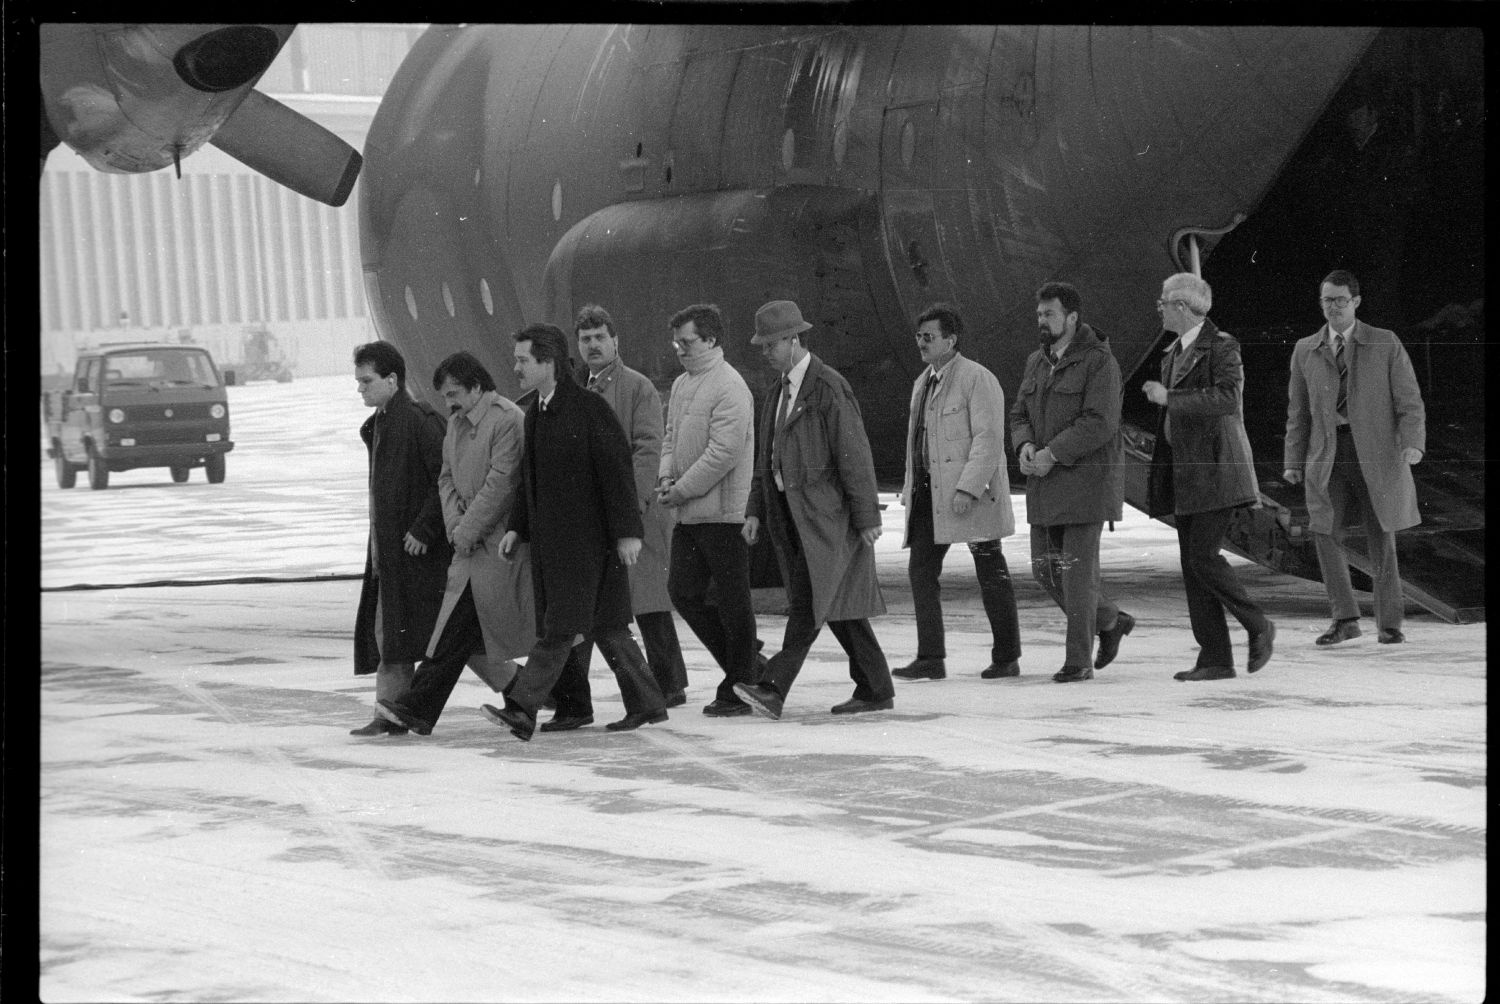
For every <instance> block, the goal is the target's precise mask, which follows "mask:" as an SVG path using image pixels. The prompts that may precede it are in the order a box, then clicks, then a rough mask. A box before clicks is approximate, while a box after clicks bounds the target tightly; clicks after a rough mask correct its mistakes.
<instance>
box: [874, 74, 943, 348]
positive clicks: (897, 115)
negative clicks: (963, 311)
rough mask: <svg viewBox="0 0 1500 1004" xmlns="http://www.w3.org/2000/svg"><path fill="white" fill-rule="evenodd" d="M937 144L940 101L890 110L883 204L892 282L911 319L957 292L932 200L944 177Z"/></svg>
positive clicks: (883, 141)
mask: <svg viewBox="0 0 1500 1004" xmlns="http://www.w3.org/2000/svg"><path fill="white" fill-rule="evenodd" d="M936 143H937V105H936V103H934V102H922V103H919V104H911V105H899V106H894V107H891V108H887V109H886V110H885V121H884V123H883V125H882V127H881V135H880V177H881V192H880V206H881V213H882V215H883V217H884V220H883V222H884V224H885V241H886V260H887V261H888V262H889V264H890V269H891V281H892V285H893V286H894V288H895V290H896V296H897V298H898V299H899V300H900V303H901V308H902V310H903V311H904V313H905V316H906V317H907V318H908V319H909V318H911V317H912V316H914V315H915V313H916V312H917V311H918V310H920V309H921V308H922V306H923V305H925V304H926V303H928V302H929V301H932V300H944V299H949V298H950V297H951V295H952V293H951V291H952V288H953V282H952V277H951V276H950V274H949V272H948V266H947V262H946V260H945V259H944V257H943V247H942V239H941V236H940V234H939V231H938V225H937V211H936V205H935V203H934V199H933V185H934V184H940V183H941V181H942V178H941V175H942V172H941V171H940V170H939V154H940V151H938V150H936V149H935V148H934V146H935V144H936Z"/></svg>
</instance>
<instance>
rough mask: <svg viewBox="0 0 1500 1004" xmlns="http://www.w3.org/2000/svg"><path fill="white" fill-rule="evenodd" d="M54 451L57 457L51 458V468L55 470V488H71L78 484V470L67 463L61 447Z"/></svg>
mask: <svg viewBox="0 0 1500 1004" xmlns="http://www.w3.org/2000/svg"><path fill="white" fill-rule="evenodd" d="M56 449H57V455H56V456H55V457H53V458H52V466H53V467H55V468H56V469H57V487H59V488H72V487H73V486H74V485H76V484H77V483H78V468H76V467H74V466H73V465H72V464H70V463H68V458H67V457H65V456H63V452H62V447H61V446H59V447H57V448H56Z"/></svg>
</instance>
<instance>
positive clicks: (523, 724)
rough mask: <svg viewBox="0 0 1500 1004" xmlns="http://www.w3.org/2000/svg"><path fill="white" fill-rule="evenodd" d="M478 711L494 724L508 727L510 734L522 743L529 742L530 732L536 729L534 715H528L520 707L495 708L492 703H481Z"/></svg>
mask: <svg viewBox="0 0 1500 1004" xmlns="http://www.w3.org/2000/svg"><path fill="white" fill-rule="evenodd" d="M479 713H480V714H481V715H484V717H486V718H488V719H489V720H490V721H492V722H494V723H495V724H496V725H503V726H505V727H506V728H508V729H510V734H511V735H513V736H515V737H516V738H517V739H519V740H521V742H523V743H529V742H531V734H532V733H533V732H535V731H536V716H535V715H528V714H527V713H526V712H524V711H522V710H521V709H520V708H497V707H495V706H494V705H493V704H481V705H480V706H479Z"/></svg>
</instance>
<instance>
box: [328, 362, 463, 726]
mask: <svg viewBox="0 0 1500 1004" xmlns="http://www.w3.org/2000/svg"><path fill="white" fill-rule="evenodd" d="M354 379H355V382H356V383H357V384H358V385H359V394H360V397H361V398H362V399H363V400H364V403H365V404H366V405H367V406H368V407H370V408H373V409H375V413H374V414H372V415H371V416H370V417H369V418H368V419H366V420H365V422H364V424H363V425H361V426H360V427H359V436H360V438H361V439H363V440H364V442H365V448H366V449H367V450H368V452H369V456H370V543H369V546H368V547H367V548H366V549H365V575H364V583H363V585H362V586H361V587H360V592H359V612H358V613H357V614H356V615H355V620H354V672H355V673H357V674H367V673H374V674H375V698H376V700H377V701H379V700H382V699H384V700H398V699H400V698H401V697H403V696H404V695H405V694H406V691H407V688H408V687H410V686H411V680H412V673H413V670H414V668H415V665H416V661H417V660H418V659H420V658H421V657H422V654H423V652H424V650H425V649H426V646H427V641H428V639H429V638H430V637H431V635H432V629H433V625H434V624H435V623H436V622H437V616H438V608H439V606H440V605H441V604H442V598H443V581H444V573H445V571H446V569H447V568H448V558H449V555H450V553H451V552H450V549H449V547H448V541H447V539H446V537H445V535H444V533H443V507H442V503H441V502H440V501H439V500H438V491H437V479H438V473H439V472H440V471H441V469H442V463H443V419H442V416H440V415H439V414H438V413H437V411H436V410H434V409H433V407H432V406H431V405H429V404H427V403H425V402H422V401H418V400H416V399H415V398H413V397H412V396H411V395H410V394H409V393H407V390H406V360H405V359H404V358H402V356H401V353H400V352H398V351H397V350H396V347H395V346H394V345H392V344H391V343H389V342H370V343H368V344H366V345H361V346H359V347H358V348H356V349H355V350H354ZM377 707H378V705H377ZM406 731H407V730H406V729H405V728H403V727H402V726H400V725H396V724H393V723H391V722H389V721H387V720H386V719H385V718H383V717H381V716H380V715H379V714H377V715H376V716H375V717H374V719H373V720H372V721H371V722H370V724H368V725H365V726H363V727H361V728H357V729H354V730H352V731H351V732H350V735H355V736H382V735H405V734H406Z"/></svg>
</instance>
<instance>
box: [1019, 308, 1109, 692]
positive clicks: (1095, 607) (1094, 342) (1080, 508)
mask: <svg viewBox="0 0 1500 1004" xmlns="http://www.w3.org/2000/svg"><path fill="white" fill-rule="evenodd" d="M1082 310H1083V300H1082V298H1081V297H1080V296H1079V295H1078V290H1076V289H1075V288H1073V286H1071V285H1069V284H1068V283H1066V282H1049V283H1046V284H1045V285H1043V286H1042V287H1041V288H1040V289H1038V290H1037V292H1036V320H1037V329H1038V334H1039V336H1040V338H1041V343H1042V344H1041V347H1040V348H1038V349H1037V350H1036V351H1035V352H1033V353H1032V354H1031V356H1030V358H1028V359H1027V360H1026V370H1025V373H1024V375H1023V376H1022V378H1021V391H1020V393H1019V394H1017V395H1016V402H1015V404H1014V405H1012V406H1011V409H1010V430H1011V433H1010V434H1011V441H1012V442H1013V443H1014V444H1015V448H1016V453H1017V455H1018V456H1019V457H1020V461H1021V473H1023V474H1025V475H1026V520H1027V522H1029V523H1030V524H1031V572H1032V575H1033V576H1034V577H1035V578H1036V580H1037V582H1038V583H1040V584H1041V586H1042V588H1043V589H1045V590H1046V591H1047V595H1049V596H1051V597H1052V599H1053V600H1054V601H1055V602H1056V603H1057V605H1058V606H1060V607H1062V609H1063V611H1064V612H1065V613H1066V614H1067V616H1068V634H1067V647H1066V654H1065V656H1064V659H1063V667H1062V669H1060V670H1058V671H1057V672H1056V673H1054V674H1053V676H1052V679H1053V680H1055V681H1056V682H1058V683H1074V682H1076V681H1079V680H1092V679H1093V678H1094V670H1096V669H1103V668H1104V667H1105V666H1107V665H1109V663H1110V662H1111V660H1113V659H1114V657H1115V654H1116V653H1117V652H1118V651H1119V649H1120V639H1121V638H1123V637H1124V636H1125V635H1127V634H1129V633H1130V629H1131V628H1133V627H1134V626H1135V619H1134V618H1132V617H1131V616H1130V615H1129V614H1127V613H1124V612H1123V611H1121V610H1120V608H1119V607H1117V606H1115V604H1114V602H1113V601H1112V600H1110V599H1109V598H1108V597H1107V596H1105V595H1104V594H1103V591H1102V590H1101V589H1100V586H1099V534H1100V531H1101V530H1103V528H1104V523H1105V521H1106V520H1116V519H1119V518H1120V511H1121V507H1122V505H1123V504H1124V492H1123V486H1122V485H1121V482H1120V461H1121V443H1120V403H1121V399H1120V364H1119V363H1118V362H1116V361H1115V356H1114V353H1113V352H1111V351H1110V350H1109V344H1108V343H1107V342H1105V341H1104V339H1102V338H1100V337H1099V335H1098V334H1097V333H1096V332H1095V331H1094V329H1093V328H1091V327H1090V326H1089V325H1087V324H1082V323H1080V321H1079V317H1080V314H1081V312H1082ZM1096 631H1097V632H1098V635H1099V657H1098V658H1097V659H1093V660H1092V664H1091V655H1092V652H1093V646H1094V634H1095V632H1096Z"/></svg>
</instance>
